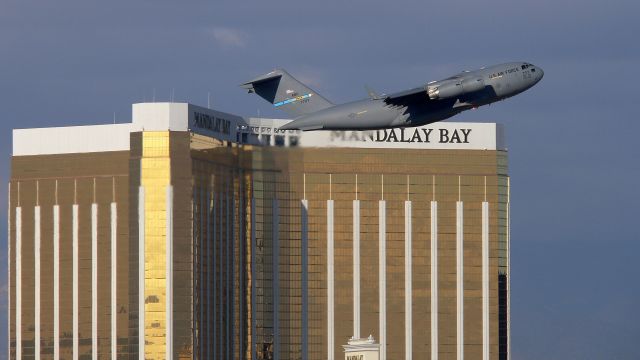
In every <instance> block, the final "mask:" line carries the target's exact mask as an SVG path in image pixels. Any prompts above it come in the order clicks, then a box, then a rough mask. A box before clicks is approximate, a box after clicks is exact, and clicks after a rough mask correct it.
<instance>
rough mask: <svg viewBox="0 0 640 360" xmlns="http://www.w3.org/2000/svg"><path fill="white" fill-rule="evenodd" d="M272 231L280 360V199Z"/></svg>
mask: <svg viewBox="0 0 640 360" xmlns="http://www.w3.org/2000/svg"><path fill="white" fill-rule="evenodd" d="M272 206H273V209H272V214H273V215H272V217H271V231H272V235H271V236H272V239H273V358H274V360H280V234H279V231H278V225H279V223H280V218H279V217H280V214H279V210H280V209H279V207H278V199H273V203H272Z"/></svg>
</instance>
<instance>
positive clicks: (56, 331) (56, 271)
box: [53, 205, 60, 359]
mask: <svg viewBox="0 0 640 360" xmlns="http://www.w3.org/2000/svg"><path fill="white" fill-rule="evenodd" d="M53 358H54V359H59V358H60V206H58V205H54V206H53Z"/></svg>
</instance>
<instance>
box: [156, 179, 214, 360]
mask: <svg viewBox="0 0 640 360" xmlns="http://www.w3.org/2000/svg"><path fill="white" fill-rule="evenodd" d="M212 201H213V193H212V192H211V188H210V187H207V201H206V208H207V221H206V223H207V237H206V239H205V240H206V243H207V264H208V265H209V266H207V307H208V310H209V309H211V308H213V309H215V306H213V307H212V306H211V305H212V301H213V300H212V296H211V292H212V286H211V283H212V282H213V277H214V276H215V267H213V264H214V260H213V256H212V253H213V251H212V248H213V246H214V242H213V236H214V234H215V231H212V229H213V225H212V223H214V222H215V221H211V220H212V219H214V218H212V217H211V215H212V213H213V208H214V206H212V205H211V204H212ZM167 205H168V204H167ZM203 205H204V204H203ZM167 208H168V207H167ZM203 208H204V206H203ZM167 215H168V213H167ZM167 244H168V243H167ZM167 255H168V254H167ZM172 296H173V295H172ZM214 296H215V295H214ZM212 313H213V312H212V311H207V333H208V339H207V355H208V356H209V357H213V355H212V352H213V349H214V347H215V345H214V344H215V341H216V340H215V335H214V334H215V330H213V328H214V327H215V325H214V324H215V323H214V322H213V321H212V317H213V314H212Z"/></svg>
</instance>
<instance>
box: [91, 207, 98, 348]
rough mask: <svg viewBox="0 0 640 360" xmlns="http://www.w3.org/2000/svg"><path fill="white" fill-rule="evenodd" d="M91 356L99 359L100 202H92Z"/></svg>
mask: <svg viewBox="0 0 640 360" xmlns="http://www.w3.org/2000/svg"><path fill="white" fill-rule="evenodd" d="M91 358H92V359H93V360H98V204H96V203H93V204H91Z"/></svg>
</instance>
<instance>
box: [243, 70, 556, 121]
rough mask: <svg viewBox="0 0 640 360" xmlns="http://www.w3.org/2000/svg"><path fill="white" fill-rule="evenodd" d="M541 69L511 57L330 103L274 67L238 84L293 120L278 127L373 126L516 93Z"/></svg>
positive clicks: (435, 116)
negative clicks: (397, 88)
mask: <svg viewBox="0 0 640 360" xmlns="http://www.w3.org/2000/svg"><path fill="white" fill-rule="evenodd" d="M543 76H544V72H543V71H542V69H541V68H539V67H537V66H534V65H531V64H529V63H526V62H511V63H506V64H500V65H495V66H491V67H486V68H482V69H479V70H474V71H463V72H461V73H459V74H457V75H454V76H451V77H448V78H446V79H443V80H439V81H432V82H429V83H427V84H425V85H424V86H420V87H417V88H413V89H409V90H405V91H401V92H398V93H394V94H391V95H382V96H378V95H376V94H375V93H374V92H373V91H369V98H367V99H363V100H358V101H354V102H349V103H345V104H340V105H333V104H332V103H331V102H329V101H328V100H327V99H325V98H324V97H322V96H321V95H319V94H318V93H317V92H315V91H313V90H312V89H310V88H308V87H307V86H305V85H304V84H302V83H300V82H299V81H298V80H296V79H295V78H293V77H292V76H291V75H289V74H288V73H287V72H286V71H284V70H274V71H272V72H270V73H268V74H265V75H262V76H259V77H257V78H255V79H253V80H251V81H249V82H246V83H244V84H242V85H241V86H242V87H243V88H245V89H247V90H249V92H250V93H251V92H255V93H256V94H258V95H259V96H261V97H262V98H263V99H265V100H267V101H269V102H270V103H272V104H274V106H276V107H277V108H279V109H281V110H283V111H285V112H287V113H288V114H289V115H291V116H293V117H294V119H293V121H291V122H290V123H288V124H286V125H284V126H282V127H281V129H283V130H287V129H300V130H374V129H386V128H395V127H411V126H420V125H425V124H430V123H434V122H437V121H441V120H444V119H447V118H450V117H452V116H454V115H456V114H459V113H460V112H462V111H465V110H468V109H472V108H476V107H479V106H483V105H487V104H490V103H493V102H496V101H500V100H504V99H506V98H509V97H511V96H514V95H517V94H519V93H521V92H523V91H525V90H527V89H529V88H531V87H532V86H534V85H535V84H536V83H538V82H539V81H540V80H541V79H542V77H543Z"/></svg>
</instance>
